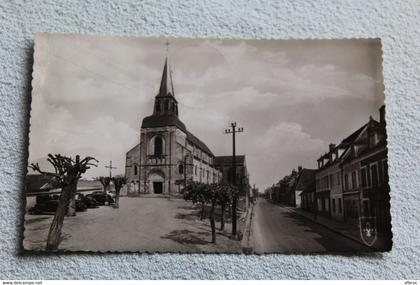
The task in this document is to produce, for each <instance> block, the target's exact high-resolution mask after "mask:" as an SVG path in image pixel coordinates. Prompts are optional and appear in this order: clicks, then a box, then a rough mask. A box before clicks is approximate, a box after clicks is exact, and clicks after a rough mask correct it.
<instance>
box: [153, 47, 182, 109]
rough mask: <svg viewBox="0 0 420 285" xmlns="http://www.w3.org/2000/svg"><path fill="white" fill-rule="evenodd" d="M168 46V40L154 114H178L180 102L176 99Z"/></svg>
mask: <svg viewBox="0 0 420 285" xmlns="http://www.w3.org/2000/svg"><path fill="white" fill-rule="evenodd" d="M168 46H169V43H168V42H166V57H165V65H164V66H163V72H162V79H161V81H160V87H159V93H158V94H157V95H156V97H155V107H154V110H153V114H154V115H171V114H174V115H176V116H178V102H177V101H176V99H175V91H174V84H173V82H172V73H171V69H170V67H169V61H168Z"/></svg>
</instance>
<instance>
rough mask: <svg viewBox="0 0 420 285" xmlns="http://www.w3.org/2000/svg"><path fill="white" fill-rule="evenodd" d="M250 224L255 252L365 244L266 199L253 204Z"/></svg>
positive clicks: (349, 247)
mask: <svg viewBox="0 0 420 285" xmlns="http://www.w3.org/2000/svg"><path fill="white" fill-rule="evenodd" d="M251 227H252V228H251V235H252V240H253V249H254V252H255V253H269V252H271V253H272V252H283V253H285V252H287V253H292V252H300V253H311V252H366V251H367V248H366V247H365V246H363V245H361V244H359V243H357V242H355V241H352V240H350V239H348V238H346V237H343V236H341V235H339V234H336V233H334V232H333V231H331V230H329V229H327V228H325V227H323V226H321V225H319V224H317V223H315V222H313V221H311V220H309V219H307V218H305V217H303V216H301V215H299V214H297V213H294V212H292V211H290V210H288V209H287V208H285V207H281V206H280V205H275V204H272V203H270V202H267V201H266V200H265V199H259V200H258V202H257V204H256V205H255V209H254V216H253V219H252V225H251Z"/></svg>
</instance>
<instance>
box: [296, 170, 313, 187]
mask: <svg viewBox="0 0 420 285" xmlns="http://www.w3.org/2000/svg"><path fill="white" fill-rule="evenodd" d="M315 173H316V169H307V168H304V169H302V172H301V173H300V175H299V179H298V183H297V185H296V190H301V191H303V192H310V191H314V190H315Z"/></svg>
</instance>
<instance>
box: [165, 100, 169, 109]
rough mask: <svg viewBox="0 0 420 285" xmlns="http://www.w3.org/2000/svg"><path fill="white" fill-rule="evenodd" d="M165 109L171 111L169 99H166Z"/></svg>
mask: <svg viewBox="0 0 420 285" xmlns="http://www.w3.org/2000/svg"><path fill="white" fill-rule="evenodd" d="M165 111H169V100H165Z"/></svg>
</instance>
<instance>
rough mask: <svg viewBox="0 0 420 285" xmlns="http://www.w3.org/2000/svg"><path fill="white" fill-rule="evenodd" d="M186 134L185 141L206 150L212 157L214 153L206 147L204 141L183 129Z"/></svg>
mask: <svg viewBox="0 0 420 285" xmlns="http://www.w3.org/2000/svg"><path fill="white" fill-rule="evenodd" d="M184 131H185V133H186V134H187V141H189V142H190V143H191V144H193V145H195V146H196V147H198V148H199V149H201V150H202V151H204V152H206V153H207V154H209V155H210V156H213V157H214V154H213V153H212V152H211V150H210V149H209V148H208V147H207V145H206V144H205V143H203V142H202V141H201V140H200V139H199V138H197V137H196V136H195V135H193V134H192V133H190V132H189V131H188V130H184Z"/></svg>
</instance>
